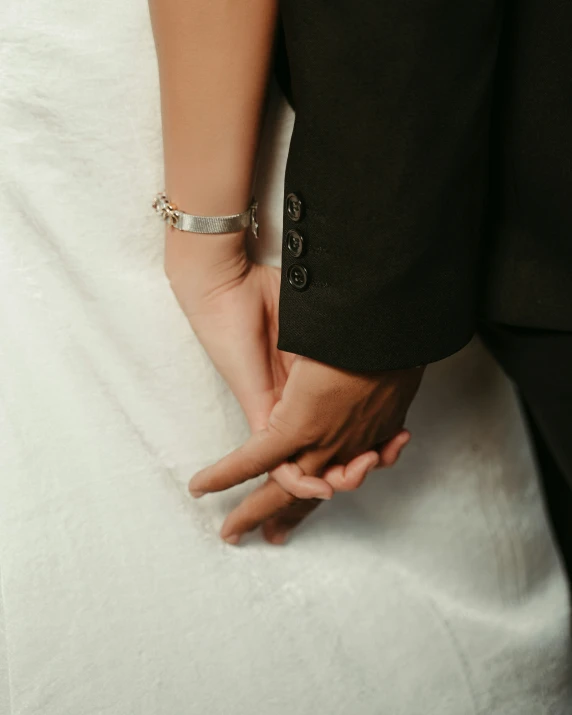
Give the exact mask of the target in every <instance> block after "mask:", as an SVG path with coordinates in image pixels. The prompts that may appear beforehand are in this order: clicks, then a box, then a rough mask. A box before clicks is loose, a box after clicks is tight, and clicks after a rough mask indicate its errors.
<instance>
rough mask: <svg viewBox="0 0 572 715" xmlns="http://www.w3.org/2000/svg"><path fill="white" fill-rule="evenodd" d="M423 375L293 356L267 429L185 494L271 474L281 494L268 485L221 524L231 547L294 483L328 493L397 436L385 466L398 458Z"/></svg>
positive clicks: (285, 502)
mask: <svg viewBox="0 0 572 715" xmlns="http://www.w3.org/2000/svg"><path fill="white" fill-rule="evenodd" d="M422 375H423V368H412V369H409V370H392V371H386V372H376V373H353V372H350V371H347V370H342V369H340V368H336V367H332V366H330V365H325V364H323V363H319V362H316V361H314V360H311V359H310V358H306V357H302V356H296V358H295V360H294V362H293V363H292V366H291V369H290V372H289V375H288V379H287V381H286V384H285V386H284V390H283V393H282V397H281V399H279V400H278V401H277V403H276V405H275V406H274V408H273V409H272V411H271V413H270V416H269V418H268V424H267V426H266V427H265V428H264V429H261V430H259V431H258V432H256V433H255V434H253V435H252V437H251V438H250V439H249V440H248V441H247V442H246V443H245V444H244V445H242V446H241V447H239V448H238V449H236V450H234V451H233V452H231V453H230V454H228V455H227V456H225V457H223V458H222V459H221V460H220V461H219V462H217V463H216V464H214V465H212V466H210V467H207V468H206V469H203V470H201V471H200V472H198V473H197V474H195V476H194V477H193V479H192V480H191V482H190V484H189V489H190V491H191V494H193V495H194V496H196V497H198V496H202V495H203V494H205V493H208V492H215V491H221V490H223V489H228V488H229V487H232V486H235V485H237V484H240V483H242V482H245V481H247V480H248V479H252V478H253V477H256V476H258V475H260V474H264V473H265V472H271V474H272V477H273V479H274V480H275V481H276V482H277V485H278V486H281V487H282V488H283V492H284V494H280V492H279V491H278V490H277V486H275V485H274V484H272V482H267V483H266V484H265V485H263V486H262V487H260V488H259V489H258V490H256V491H255V492H254V493H253V494H252V495H251V496H250V497H248V498H247V500H246V501H245V504H246V506H244V505H241V507H239V510H241V511H240V512H239V513H238V514H237V512H234V513H233V515H231V517H229V520H230V521H229V520H227V522H226V523H225V526H224V527H223V536H224V535H226V537H227V540H230V541H231V543H232V542H234V543H236V542H237V540H238V538H239V537H240V535H241V533H244V531H247V530H249V528H252V527H253V526H255V525H256V523H260V522H261V521H262V520H266V519H271V518H272V517H273V516H274V514H271V513H269V507H268V505H269V504H270V503H273V504H274V505H275V511H277V510H280V509H284V508H286V507H292V502H291V499H290V497H288V496H287V493H288V492H289V491H290V493H291V489H289V485H291V484H292V483H295V482H296V481H297V480H300V479H307V478H309V477H314V478H315V477H322V476H323V477H324V482H326V483H328V484H331V485H332V487H333V489H334V491H341V490H344V489H347V488H348V485H349V484H350V483H351V480H352V470H355V471H356V472H357V471H360V469H361V471H362V473H363V471H364V470H363V466H364V465H363V462H359V461H358V462H356V463H355V464H354V465H352V467H351V468H350V463H351V462H352V460H354V459H355V458H356V457H358V458H360V459H362V460H363V459H366V453H368V452H370V451H371V450H372V448H373V449H374V450H376V451H377V450H380V449H381V448H382V446H383V445H384V444H386V443H388V442H391V441H392V440H393V438H395V440H393V444H392V445H391V450H390V453H389V455H388V456H386V458H385V459H386V461H387V464H383V466H389V464H390V463H393V461H395V459H396V458H397V455H398V453H399V450H400V449H401V448H402V446H403V445H404V443H405V441H406V439H407V436H406V433H405V434H403V433H401V428H402V425H403V422H404V420H405V415H406V413H407V410H408V409H409V406H410V404H411V401H412V400H413V398H414V396H415V394H416V392H417V389H418V387H419V384H420V382H421V378H422ZM397 436H399V438H400V439H397ZM401 440H404V441H403V442H402V441H401ZM388 447H389V445H388ZM394 450H396V454H395V458H394V457H393V451H394ZM374 456H376V455H374ZM344 465H347V467H345V468H344ZM326 471H327V473H328V476H327V477H326V476H325V472H326ZM364 476H365V474H364V475H363V476H362V477H361V478H360V483H361V481H362V480H363V477H364ZM349 488H355V487H354V486H351V487H349ZM299 508H300V509H302V510H304V509H308V508H309V507H305V508H304V507H301V506H300V507H299ZM247 509H249V510H250V513H251V514H252V519H250V520H249V519H248V518H246V515H245V512H246V510H247ZM255 514H256V515H258V516H256V517H255V516H254V515H255ZM277 518H278V519H279V516H278V515H277ZM268 528H270V527H268ZM237 529H238V531H237ZM278 531H281V532H282V531H284V528H282V527H280V528H279V529H278Z"/></svg>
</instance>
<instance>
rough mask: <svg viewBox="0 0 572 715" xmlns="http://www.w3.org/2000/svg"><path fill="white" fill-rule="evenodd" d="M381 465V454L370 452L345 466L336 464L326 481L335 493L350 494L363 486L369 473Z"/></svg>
mask: <svg viewBox="0 0 572 715" xmlns="http://www.w3.org/2000/svg"><path fill="white" fill-rule="evenodd" d="M378 465H379V454H378V453H377V452H374V451H372V450H370V451H369V452H364V453H363V454H360V455H359V456H358V457H354V459H352V460H351V462H348V464H346V465H345V466H344V465H343V464H336V465H333V466H332V467H329V468H328V469H327V470H326V473H325V474H324V480H325V481H326V482H327V483H328V484H330V485H331V486H332V488H333V490H334V491H335V492H350V491H353V490H354V489H357V488H358V487H359V486H361V485H362V484H363V481H364V479H365V478H366V476H367V473H368V472H369V471H371V470H372V469H375V467H377V466H378Z"/></svg>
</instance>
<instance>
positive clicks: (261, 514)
mask: <svg viewBox="0 0 572 715" xmlns="http://www.w3.org/2000/svg"><path fill="white" fill-rule="evenodd" d="M295 499H296V498H295V497H293V496H292V495H291V494H288V492H285V491H284V489H282V487H281V486H280V485H279V484H278V482H276V481H274V479H271V478H269V479H268V480H267V481H266V482H264V484H262V485H260V486H259V487H257V488H256V489H255V490H254V491H253V492H252V493H251V494H249V495H248V496H247V497H246V499H244V500H243V501H242V502H241V503H240V504H239V505H238V506H237V507H236V509H234V510H233V511H232V512H231V513H230V514H229V515H228V516H227V518H226V520H225V522H224V524H223V525H222V529H221V532H220V535H221V536H222V538H223V539H224V540H225V541H228V542H229V543H230V544H237V543H238V541H239V539H240V537H241V536H242V535H243V534H245V533H246V532H248V531H252V530H253V529H256V527H257V526H259V525H260V524H261V523H262V522H263V521H264V520H265V519H268V518H269V517H271V516H273V515H275V514H276V512H278V511H280V510H281V509H284V508H285V507H287V506H289V505H290V504H292V503H293V502H294V501H295Z"/></svg>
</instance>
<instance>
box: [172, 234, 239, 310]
mask: <svg viewBox="0 0 572 715" xmlns="http://www.w3.org/2000/svg"><path fill="white" fill-rule="evenodd" d="M247 264H248V259H247V255H246V230H243V231H239V232H237V233H224V234H203V233H188V232H184V231H179V230H178V229H176V228H174V227H173V226H169V225H167V226H166V227H165V253H164V267H165V273H166V275H167V277H168V278H169V281H170V282H171V283H172V284H173V285H177V284H180V283H181V282H185V283H192V284H193V286H194V288H193V290H192V291H191V292H192V294H193V295H194V296H195V297H196V299H197V300H199V299H200V298H201V297H202V296H203V295H207V294H210V293H212V292H213V291H216V290H219V289H221V288H223V287H224V286H225V285H228V284H229V283H232V282H236V280H239V279H240V277H241V276H242V275H243V273H244V271H245V270H246V267H247Z"/></svg>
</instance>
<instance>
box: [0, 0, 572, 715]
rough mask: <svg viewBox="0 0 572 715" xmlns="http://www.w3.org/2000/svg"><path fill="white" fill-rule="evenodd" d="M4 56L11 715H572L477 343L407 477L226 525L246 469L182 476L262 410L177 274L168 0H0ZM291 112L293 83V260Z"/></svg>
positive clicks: (523, 452) (528, 516)
mask: <svg viewBox="0 0 572 715" xmlns="http://www.w3.org/2000/svg"><path fill="white" fill-rule="evenodd" d="M0 68H1V70H0V71H1V73H2V75H1V80H0V129H1V130H0V156H1V157H2V159H1V161H0V518H1V520H0V573H1V586H2V589H1V591H0V593H1V595H2V603H1V604H0V712H1V713H2V714H4V713H6V715H40V714H41V715H96V714H97V715H100V714H101V715H131V714H133V715H251V714H252V713H265V715H290V713H296V714H297V715H310V714H313V715H315V714H316V713H319V714H320V715H322V714H323V715H342V714H344V715H346V714H347V713H352V714H353V715H377V714H378V713H379V714H380V715H381V714H382V713H383V715H429V714H431V713H435V714H438V715H477V714H479V715H480V714H483V715H484V714H485V713H486V714H487V715H544V714H550V715H564V713H567V712H570V709H569V706H570V701H569V697H570V694H569V692H568V690H567V685H566V683H567V673H566V656H565V654H566V651H567V645H566V619H567V616H568V613H567V605H566V593H565V587H564V580H563V575H562V572H561V569H560V567H559V565H558V562H557V560H556V556H555V552H554V547H553V544H552V541H551V538H550V536H549V533H548V530H547V524H546V520H545V516H544V513H543V511H542V508H541V505H540V501H539V494H538V490H537V484H536V478H535V475H534V470H533V468H532V465H531V461H530V454H529V451H528V447H527V446H526V442H525V439H524V432H523V428H522V426H521V423H520V420H519V417H518V414H517V410H516V406H515V402H514V398H513V395H512V392H511V389H510V387H509V385H508V384H507V382H506V381H505V380H504V379H503V378H502V376H501V375H500V373H499V371H498V370H497V369H496V367H495V366H494V365H493V364H492V363H491V362H490V360H489V358H488V357H487V356H486V355H485V354H484V352H483V351H482V349H481V348H480V346H479V345H478V344H473V345H471V346H470V347H469V348H468V349H466V350H465V351H463V352H462V353H460V354H459V355H457V356H455V357H453V358H451V359H449V360H446V361H444V362H442V363H440V364H438V365H435V366H432V367H431V368H430V369H429V370H428V374H427V377H426V380H425V383H424V385H423V388H422V390H421V394H420V395H419V398H418V400H417V402H416V404H415V407H414V409H413V411H412V413H411V419H410V422H409V426H410V427H411V429H412V432H413V435H414V439H413V442H412V444H411V445H410V446H409V447H408V449H407V450H406V453H405V455H404V457H403V459H402V461H401V462H400V464H399V466H398V467H396V468H395V469H394V470H393V471H391V472H387V473H374V474H373V475H372V476H371V477H370V478H369V480H368V483H367V484H366V485H365V486H364V488H363V489H361V490H360V491H359V493H356V494H352V495H346V496H342V497H340V498H336V499H335V500H334V502H332V503H331V504H328V505H324V506H323V507H322V508H321V509H320V510H319V511H318V512H317V513H316V515H315V517H314V518H313V519H312V520H310V521H309V522H308V523H307V524H306V525H305V526H304V527H303V528H301V529H300V531H299V534H298V535H297V537H296V538H295V539H293V541H292V542H291V544H290V545H288V546H287V547H286V548H275V547H270V546H268V545H265V544H263V543H262V542H261V540H260V538H259V537H257V536H252V537H250V538H249V539H247V540H246V545H245V546H244V547H241V548H238V549H236V548H232V547H229V546H227V545H225V544H223V543H222V542H221V541H220V540H219V538H218V536H217V528H218V527H219V525H220V523H221V521H222V518H223V516H224V514H225V513H226V512H227V511H228V509H229V507H230V505H232V504H234V503H236V502H237V500H238V499H239V498H240V496H241V495H242V494H244V493H245V492H246V491H248V490H249V489H250V488H251V487H250V486H246V487H244V488H241V489H237V490H235V493H229V494H224V495H219V496H217V497H212V498H211V497H209V498H205V499H203V500H201V501H199V502H193V501H191V500H190V499H189V498H188V497H187V495H186V491H185V485H186V481H187V479H188V478H189V477H190V476H191V475H192V474H193V473H194V471H196V470H197V469H198V468H200V467H202V466H204V465H206V464H208V463H209V462H211V461H213V460H216V459H217V458H219V457H220V456H222V455H223V454H225V453H226V452H227V451H229V450H230V449H232V448H234V447H235V446H237V445H238V444H240V443H241V441H242V440H243V439H244V438H245V437H246V436H247V434H248V430H247V426H246V423H245V421H244V419H243V417H242V414H241V411H240V409H239V408H238V406H237V404H236V403H235V401H234V399H233V398H232V396H231V395H230V394H229V392H228V390H227V389H226V387H225V385H224V384H223V382H222V381H221V379H220V378H219V377H218V376H217V374H216V372H215V371H214V369H213V368H212V366H211V364H210V362H209V360H208V358H207V356H206V355H205V354H204V352H203V351H202V349H201V347H200V345H199V344H198V342H197V341H196V339H195V338H194V336H193V335H192V333H191V331H190V329H189V327H188V325H187V323H186V321H185V319H184V318H183V316H182V315H181V314H180V312H179V309H178V306H177V305H176V301H175V299H174V298H173V297H172V295H171V293H170V291H169V287H168V284H167V281H166V279H165V277H164V275H163V271H162V245H161V242H162V232H163V225H162V224H161V222H160V221H158V220H157V218H156V216H155V215H154V213H153V211H152V209H151V207H150V203H151V200H152V197H153V196H154V195H155V193H156V192H157V190H159V189H160V188H162V163H161V140H160V117H159V101H158V84H157V76H156V67H155V57H154V50H153V41H152V36H151V32H150V28H149V23H148V18H147V7H146V3H135V2H127V3H121V2H116V1H115V0H100V1H99V2H88V0H59V1H58V2H56V3H54V2H48V0H26V1H24V0H4V3H3V7H2V14H1V16H0ZM291 123H292V117H291V114H290V112H289V110H288V109H287V108H286V107H285V106H284V103H283V102H282V103H280V102H278V103H274V104H273V105H272V106H271V108H270V111H269V128H268V134H267V136H266V139H265V145H264V150H263V154H264V158H263V161H262V176H261V180H260V186H259V189H258V192H257V193H258V196H259V199H260V202H261V209H262V216H261V231H262V235H263V237H264V238H263V239H262V242H261V243H260V244H258V245H257V248H258V249H259V250H260V256H259V258H260V260H265V261H271V262H274V263H275V264H277V263H278V261H279V259H280V228H281V227H280V222H281V196H282V179H283V171H284V159H285V154H286V148H287V144H288V140H289V132H290V129H291ZM270 159H271V160H270ZM340 180H343V177H341V178H340ZM118 197H120V200H119V201H118Z"/></svg>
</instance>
